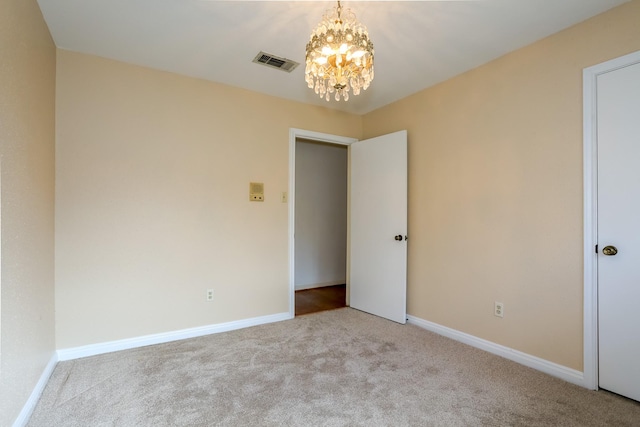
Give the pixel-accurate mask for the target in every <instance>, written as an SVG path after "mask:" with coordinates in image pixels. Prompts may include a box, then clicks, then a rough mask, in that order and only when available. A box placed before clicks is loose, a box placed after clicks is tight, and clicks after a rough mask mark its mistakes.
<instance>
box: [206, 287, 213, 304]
mask: <svg viewBox="0 0 640 427" xmlns="http://www.w3.org/2000/svg"><path fill="white" fill-rule="evenodd" d="M207 301H213V289H207Z"/></svg>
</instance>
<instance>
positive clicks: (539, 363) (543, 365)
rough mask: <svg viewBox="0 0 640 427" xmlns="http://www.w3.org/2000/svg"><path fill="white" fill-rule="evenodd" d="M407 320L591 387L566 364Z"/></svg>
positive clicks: (440, 326)
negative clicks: (559, 363)
mask: <svg viewBox="0 0 640 427" xmlns="http://www.w3.org/2000/svg"><path fill="white" fill-rule="evenodd" d="M407 320H408V321H409V323H411V324H414V325H416V326H419V327H421V328H424V329H426V330H428V331H431V332H435V333H436V334H438V335H442V336H445V337H447V338H451V339H453V340H456V341H460V342H462V343H464V344H468V345H470V346H472V347H476V348H479V349H481V350H484V351H487V352H489V353H493V354H495V355H498V356H501V357H504V358H505V359H509V360H512V361H514V362H516V363H520V364H521V365H524V366H528V367H529V368H533V369H536V370H538V371H541V372H544V373H545V374H549V375H551V376H554V377H557V378H560V379H563V380H565V381H567V382H570V383H572V384H576V385H579V386H581V387H585V388H590V387H589V385H588V384H587V383H586V382H585V378H584V373H583V372H580V371H576V370H575V369H571V368H567V367H566V366H562V365H558V364H557V363H553V362H549V361H548V360H545V359H541V358H539V357H536V356H532V355H530V354H527V353H523V352H521V351H518V350H514V349H512V348H509V347H505V346H503V345H500V344H496V343H494V342H491V341H487V340H484V339H482V338H478V337H475V336H473V335H469V334H466V333H464V332H460V331H457V330H455V329H451V328H448V327H446V326H442V325H439V324H437V323H433V322H429V321H428V320H424V319H420V318H418V317H415V316H407Z"/></svg>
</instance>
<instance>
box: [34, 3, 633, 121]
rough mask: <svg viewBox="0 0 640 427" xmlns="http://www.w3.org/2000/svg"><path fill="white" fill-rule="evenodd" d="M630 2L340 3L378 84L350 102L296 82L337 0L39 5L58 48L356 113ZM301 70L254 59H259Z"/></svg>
mask: <svg viewBox="0 0 640 427" xmlns="http://www.w3.org/2000/svg"><path fill="white" fill-rule="evenodd" d="M627 1H629V0H469V1H456V0H448V1H409V2H405V1H377V2H371V1H343V2H342V4H343V7H350V8H351V9H352V10H353V11H354V12H355V13H356V16H357V18H358V19H359V20H360V21H361V22H362V23H364V24H365V25H366V26H367V27H368V29H369V35H370V37H371V40H372V41H373V44H374V47H375V79H374V80H373V82H372V84H371V87H370V88H369V89H368V90H366V91H364V92H362V93H361V95H360V96H356V97H354V96H352V97H351V99H350V100H349V101H348V102H346V103H345V102H343V101H340V102H336V101H335V100H331V101H330V102H326V101H324V100H321V99H319V98H318V96H317V95H315V93H314V92H313V91H312V90H311V89H308V88H307V86H306V83H305V81H304V55H305V52H304V51H305V45H306V43H307V41H308V39H309V34H310V33H311V30H312V29H314V28H315V26H316V24H317V23H318V22H319V21H320V19H321V17H322V14H323V13H324V11H325V10H326V9H329V8H331V7H333V6H334V5H335V2H323V1H218V0H38V3H39V4H40V8H41V9H42V12H43V15H44V18H45V20H46V22H47V24H48V26H49V29H50V31H51V34H52V36H53V39H54V41H55V43H56V45H57V46H58V47H60V48H62V49H68V50H73V51H77V52H83V53H88V54H93V55H98V56H102V57H106V58H112V59H116V60H119V61H124V62H128V63H132V64H138V65H143V66H148V67H151V68H156V69H159V70H165V71H171V72H175V73H179V74H183V75H187V76H192V77H198V78H202V79H206V80H211V81H214V82H220V83H225V84H228V85H232V86H237V87H241V88H246V89H250V90H252V91H256V92H261V93H265V94H269V95H275V96H279V97H282V98H287V99H292V100H296V101H301V102H305V103H310V104H317V105H323V106H327V107H329V108H335V109H339V110H342V111H348V112H352V113H357V114H364V113H367V112H369V111H372V110H374V109H376V108H379V107H382V106H384V105H386V104H389V103H391V102H393V101H396V100H398V99H401V98H404V97H405V96H408V95H410V94H413V93H415V92H418V91H420V90H422V89H424V88H427V87H429V86H432V85H434V84H436V83H438V82H441V81H444V80H447V79H448V78H450V77H453V76H455V75H457V74H460V73H462V72H464V71H467V70H469V69H472V68H475V67H477V66H479V65H481V64H484V63H486V62H489V61H491V60H492V59H495V58H497V57H499V56H501V55H504V54H505V53H507V52H510V51H513V50H515V49H518V48H520V47H522V46H525V45H527V44H530V43H532V42H534V41H536V40H539V39H541V38H544V37H546V36H548V35H551V34H553V33H555V32H558V31H560V30H562V29H564V28H567V27H569V26H571V25H574V24H576V23H578V22H581V21H583V20H585V19H587V18H589V17H591V16H594V15H596V14H599V13H601V12H604V11H606V10H608V9H610V8H612V7H615V6H617V5H620V4H622V3H626V2H627ZM261 50H262V51H265V52H268V53H271V54H274V55H277V56H281V57H285V58H288V59H292V60H294V61H297V62H300V63H301V65H300V66H299V67H298V68H297V69H295V70H294V71H293V72H291V73H286V72H283V71H280V70H276V69H271V68H268V67H264V66H260V65H257V64H254V63H252V62H251V61H252V60H253V58H254V57H255V56H256V54H257V53H258V52H259V51H261Z"/></svg>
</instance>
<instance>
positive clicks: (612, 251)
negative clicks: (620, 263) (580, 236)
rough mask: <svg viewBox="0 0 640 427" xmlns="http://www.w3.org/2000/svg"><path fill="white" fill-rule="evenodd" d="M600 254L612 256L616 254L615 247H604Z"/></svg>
mask: <svg viewBox="0 0 640 427" xmlns="http://www.w3.org/2000/svg"><path fill="white" fill-rule="evenodd" d="M602 253H603V254H604V255H606V256H614V255H615V254H617V253H618V249H617V248H616V247H615V246H605V247H604V248H603V249H602Z"/></svg>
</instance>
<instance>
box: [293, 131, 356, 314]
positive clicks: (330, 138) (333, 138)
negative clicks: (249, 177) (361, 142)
mask: <svg viewBox="0 0 640 427" xmlns="http://www.w3.org/2000/svg"><path fill="white" fill-rule="evenodd" d="M299 138H301V139H306V140H309V141H317V142H325V143H328V144H335V145H346V146H347V148H348V146H349V145H351V144H353V143H354V142H357V141H358V139H356V138H349V137H346V136H339V135H331V134H328V133H320V132H314V131H310V130H304V129H296V128H290V129H289V190H288V191H289V198H288V199H289V316H290V317H291V318H294V317H295V315H296V313H295V312H296V284H295V277H296V275H295V272H296V271H295V265H296V264H295V253H296V250H295V249H296V248H295V239H294V236H295V230H296V223H295V221H296V140H298V139H299ZM347 156H348V157H347V164H348V166H347V167H348V169H347V180H349V173H350V170H351V165H350V151H348V154H347ZM349 191H350V190H349V185H347V200H349ZM348 209H349V203H348V201H347V211H348ZM349 221H350V219H349V216H348V212H347V234H348V230H349ZM348 257H349V241H348V240H347V286H348V285H349V284H348V282H349V277H348V276H349V261H348Z"/></svg>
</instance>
